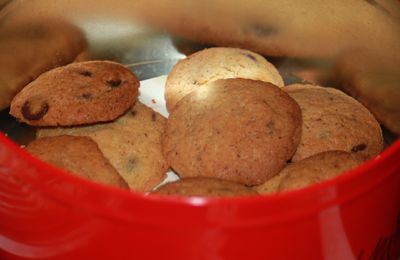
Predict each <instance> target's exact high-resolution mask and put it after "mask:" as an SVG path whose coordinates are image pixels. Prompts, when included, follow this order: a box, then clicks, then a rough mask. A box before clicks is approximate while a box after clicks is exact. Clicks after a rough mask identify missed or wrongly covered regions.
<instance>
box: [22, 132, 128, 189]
mask: <svg viewBox="0 0 400 260" xmlns="http://www.w3.org/2000/svg"><path fill="white" fill-rule="evenodd" d="M26 150H27V151H28V152H30V153H31V154H33V155H35V156H37V157H38V158H40V159H41V160H43V161H46V162H48V163H50V164H52V165H54V166H57V167H60V168H62V169H64V170H66V171H68V172H70V173H72V174H74V175H76V176H79V177H83V178H86V179H88V180H91V181H94V182H97V183H102V184H107V185H112V186H116V187H119V188H124V189H128V185H127V184H126V182H125V181H124V180H123V179H122V178H121V176H120V175H119V174H118V172H117V171H116V170H115V169H114V167H113V166H112V165H111V164H110V162H109V161H108V160H107V159H106V158H105V157H104V155H103V153H102V152H101V151H100V149H99V147H98V146H97V144H96V143H95V142H94V141H93V140H92V139H91V138H89V137H84V136H82V137H78V136H69V135H62V136H54V137H43V138H39V139H36V140H34V141H32V142H31V143H30V144H29V145H28V146H27V147H26Z"/></svg>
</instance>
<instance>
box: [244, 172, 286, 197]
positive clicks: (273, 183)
mask: <svg viewBox="0 0 400 260" xmlns="http://www.w3.org/2000/svg"><path fill="white" fill-rule="evenodd" d="M283 169H285V168H283ZM283 177H285V171H284V170H282V171H280V172H279V173H278V174H277V175H275V176H274V177H272V178H271V179H269V180H267V181H266V182H264V183H263V184H260V185H256V186H253V187H252V189H253V190H255V191H257V192H258V193H260V194H262V193H263V194H266V193H274V192H277V191H278V189H279V185H280V184H281V181H282V179H283Z"/></svg>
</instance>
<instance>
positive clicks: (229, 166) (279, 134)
mask: <svg viewBox="0 0 400 260" xmlns="http://www.w3.org/2000/svg"><path fill="white" fill-rule="evenodd" d="M300 131H301V112H300V108H299V107H298V105H297V103H296V102H295V101H294V100H293V99H292V98H290V97H289V96H288V95H287V94H286V93H285V92H284V91H282V90H281V89H280V88H279V87H276V86H274V85H272V84H270V83H266V82H262V81H255V80H249V79H239V78H238V79H224V80H217V81H214V82H211V83H208V84H206V85H203V86H201V87H199V88H197V89H196V90H195V91H193V92H192V93H190V94H189V95H187V96H185V97H184V98H183V99H182V100H180V101H179V102H178V104H177V105H176V107H175V108H174V110H172V113H171V114H170V117H169V120H168V124H167V128H166V132H165V135H164V139H163V152H164V154H165V157H166V158H167V160H168V163H169V165H170V166H171V167H172V168H173V169H174V170H175V171H176V172H177V173H178V174H179V175H180V176H181V177H183V178H185V177H193V176H203V177H215V178H220V179H225V180H230V181H234V182H239V183H242V184H245V185H256V184H261V183H263V182H265V181H266V180H267V179H269V178H271V177H273V176H274V175H275V174H277V173H278V172H279V171H280V170H281V169H282V168H283V167H284V165H285V164H286V161H287V160H289V159H290V158H291V157H292V155H293V153H294V152H295V150H296V148H297V145H298V143H299V139H300Z"/></svg>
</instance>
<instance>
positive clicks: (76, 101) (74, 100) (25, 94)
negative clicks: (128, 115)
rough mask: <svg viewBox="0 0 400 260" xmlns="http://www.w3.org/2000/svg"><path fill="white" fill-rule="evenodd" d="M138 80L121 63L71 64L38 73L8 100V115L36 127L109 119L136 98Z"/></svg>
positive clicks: (115, 116) (88, 62) (117, 115)
mask: <svg viewBox="0 0 400 260" xmlns="http://www.w3.org/2000/svg"><path fill="white" fill-rule="evenodd" d="M138 87H139V81H138V79H137V78H136V76H135V75H134V74H133V73H132V72H131V71H130V70H129V69H128V68H126V67H124V66H123V65H122V64H118V63H115V62H110V61H87V62H77V63H72V64H69V65H67V66H64V67H59V68H56V69H53V70H51V71H48V72H46V73H44V74H42V75H40V76H39V77H38V78H37V79H36V80H34V81H33V82H31V83H30V84H28V85H27V86H26V87H25V88H24V89H23V90H22V91H21V92H20V93H18V94H17V95H16V96H15V97H14V99H13V100H12V102H11V109H10V114H11V115H13V116H14V117H16V118H17V119H18V120H19V121H22V122H25V123H27V124H29V125H35V126H70V125H81V124H90V123H96V122H104V121H111V120H114V119H116V118H117V117H119V116H121V115H122V114H123V113H124V112H125V111H127V110H128V109H129V108H130V107H131V106H132V105H133V104H134V102H135V101H136V97H137V95H138Z"/></svg>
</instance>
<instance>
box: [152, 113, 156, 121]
mask: <svg viewBox="0 0 400 260" xmlns="http://www.w3.org/2000/svg"><path fill="white" fill-rule="evenodd" d="M151 121H153V122H154V121H156V113H154V112H153V113H151Z"/></svg>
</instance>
